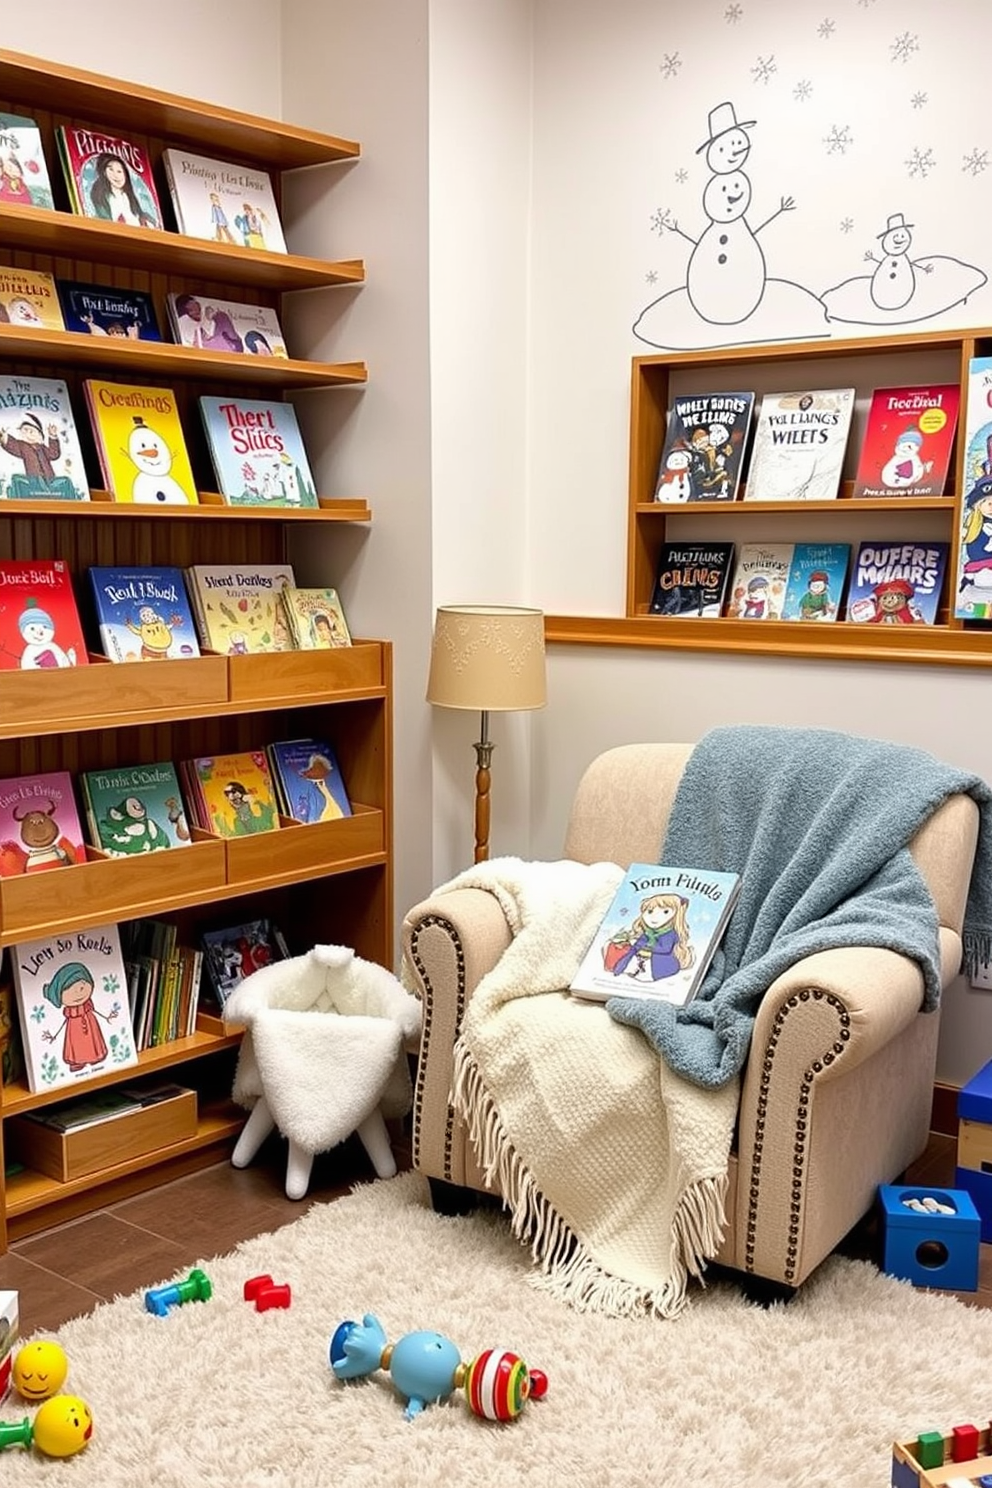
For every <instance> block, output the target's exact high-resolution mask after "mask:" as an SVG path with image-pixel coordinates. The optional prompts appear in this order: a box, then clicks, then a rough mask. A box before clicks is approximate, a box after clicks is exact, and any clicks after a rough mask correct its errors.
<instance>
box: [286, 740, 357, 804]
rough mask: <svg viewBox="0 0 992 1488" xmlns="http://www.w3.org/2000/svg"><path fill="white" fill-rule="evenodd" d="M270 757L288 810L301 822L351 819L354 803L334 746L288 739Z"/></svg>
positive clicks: (314, 741)
mask: <svg viewBox="0 0 992 1488" xmlns="http://www.w3.org/2000/svg"><path fill="white" fill-rule="evenodd" d="M266 753H267V754H268V757H269V764H270V766H271V768H272V775H273V778H274V779H275V782H276V786H277V787H278V788H280V789H279V794H281V797H282V801H283V803H284V806H285V811H284V814H285V815H286V816H289V817H292V819H293V820H294V821H298V822H319V821H336V820H337V819H338V818H339V817H342V816H351V802H350V801H349V799H348V792H347V790H346V789H345V784H344V781H343V780H342V778H341V767H340V766H339V764H338V757H337V755H336V754H335V752H334V749H333V748H332V746H331V745H330V744H328V743H326V742H325V741H324V740H322V739H287V740H285V741H283V742H282V743H279V744H270V745H269V747H268V749H267V750H266Z"/></svg>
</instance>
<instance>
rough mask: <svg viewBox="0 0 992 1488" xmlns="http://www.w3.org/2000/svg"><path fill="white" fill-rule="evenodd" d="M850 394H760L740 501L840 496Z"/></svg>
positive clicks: (830, 390) (836, 391) (851, 403)
mask: <svg viewBox="0 0 992 1488" xmlns="http://www.w3.org/2000/svg"><path fill="white" fill-rule="evenodd" d="M853 411H854V388H824V389H822V390H819V391H816V392H794V393H765V395H764V396H763V398H762V400H761V409H760V411H759V413H758V417H757V421H756V423H755V429H754V446H753V448H752V450H751V465H750V469H749V471H748V477H747V484H746V486H745V489H744V499H745V501H832V500H834V498H835V497H836V496H837V494H838V492H839V490H840V478H841V472H842V470H843V466H844V454H845V451H846V449H847V435H848V431H849V429H850V427H851V414H852V413H853Z"/></svg>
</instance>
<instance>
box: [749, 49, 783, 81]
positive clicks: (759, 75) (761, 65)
mask: <svg viewBox="0 0 992 1488" xmlns="http://www.w3.org/2000/svg"><path fill="white" fill-rule="evenodd" d="M776 72H778V64H777V63H776V61H775V58H774V56H771V57H759V58H758V60H757V61H756V62H755V64H754V66H753V67H752V68H751V76H752V77H753V78H754V81H755V82H756V83H765V84H766V85H767V84H768V83H770V82H771V80H772V77H773V76H774V74H775V73H776Z"/></svg>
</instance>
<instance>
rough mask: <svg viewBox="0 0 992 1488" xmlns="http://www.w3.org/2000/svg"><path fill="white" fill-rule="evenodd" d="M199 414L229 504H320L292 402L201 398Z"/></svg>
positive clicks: (220, 485) (219, 480) (220, 483)
mask: <svg viewBox="0 0 992 1488" xmlns="http://www.w3.org/2000/svg"><path fill="white" fill-rule="evenodd" d="M200 413H201V415H202V418H203V426H204V429H205V430H206V434H207V444H208V445H209V447H210V458H211V460H212V461H213V466H214V473H215V475H216V476H217V484H218V487H219V490H220V493H221V495H222V496H223V497H224V500H225V501H226V502H227V504H228V506H288V507H297V508H299V507H304V506H307V507H317V506H319V504H320V503H319V502H318V500H317V488H316V486H315V485H314V481H313V475H312V473H311V470H310V461H309V460H308V459H307V452H306V449H305V448H304V445H303V436H302V435H301V434H300V426H299V424H298V422H297V419H296V409H295V408H294V407H293V405H292V403H277V402H274V401H269V400H267V399H262V398H238V397H233V396H232V397H226V398H201V399H200Z"/></svg>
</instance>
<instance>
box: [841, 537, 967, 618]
mask: <svg viewBox="0 0 992 1488" xmlns="http://www.w3.org/2000/svg"><path fill="white" fill-rule="evenodd" d="M950 546H951V545H950V543H946V542H863V543H861V544H860V546H859V547H858V551H857V553H856V554H855V557H854V562H853V564H852V565H851V582H850V585H849V587H848V592H847V611H846V615H845V618H846V619H848V620H853V621H854V622H855V623H856V624H859V625H933V624H934V623H935V621H936V619H937V609H938V606H939V604H940V594H941V590H942V588H943V584H944V572H945V570H946V568H947V555H948V553H949V551H950Z"/></svg>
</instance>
